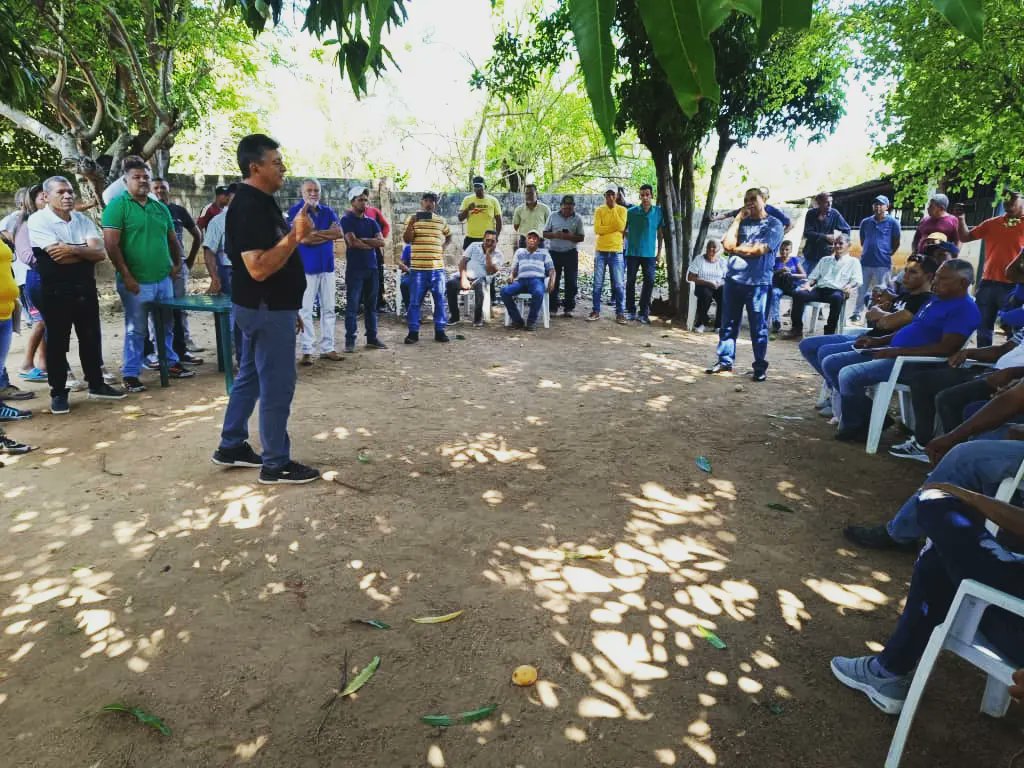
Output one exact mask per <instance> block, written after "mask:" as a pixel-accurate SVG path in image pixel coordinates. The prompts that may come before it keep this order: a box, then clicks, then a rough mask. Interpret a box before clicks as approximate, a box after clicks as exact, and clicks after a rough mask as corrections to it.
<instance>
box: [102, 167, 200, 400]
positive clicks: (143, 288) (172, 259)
mask: <svg viewBox="0 0 1024 768" xmlns="http://www.w3.org/2000/svg"><path fill="white" fill-rule="evenodd" d="M124 168H125V175H124V179H125V186H126V189H125V191H124V192H123V193H122V194H120V195H118V196H117V197H115V198H114V199H113V200H111V201H110V203H109V204H108V205H107V207H106V208H104V209H103V240H104V242H105V244H106V247H107V254H108V255H109V256H110V260H111V261H112V262H113V264H114V267H115V269H117V292H118V294H119V295H120V297H121V303H122V305H123V306H124V360H123V361H122V368H121V374H122V376H123V379H124V387H125V389H126V390H128V391H129V392H143V391H145V389H146V388H145V387H144V386H143V385H142V382H141V381H140V380H139V373H140V372H141V371H142V360H143V348H144V347H145V342H146V336H147V335H148V334H149V323H148V322H147V320H148V315H149V311H148V309H147V307H146V304H148V303H149V302H152V301H160V300H166V299H173V298H174V285H173V283H172V281H171V278H172V277H173V276H176V275H177V274H178V273H179V272H180V271H181V247H180V246H179V245H178V238H177V237H175V235H174V222H173V221H171V213H170V211H168V210H167V206H165V205H164V204H163V203H161V202H160V201H159V200H156V199H154V198H152V197H150V196H149V194H150V188H151V184H150V178H149V168H148V167H147V166H146V164H145V163H144V162H143V161H141V160H134V161H131V162H126V163H125V165H124ZM160 311H161V312H163V313H164V317H165V322H164V328H165V334H164V338H162V339H157V340H156V343H157V344H163V345H164V349H165V351H166V355H167V361H168V363H169V364H170V369H169V372H170V375H171V376H172V377H173V378H176V379H184V378H188V377H190V376H195V373H194V372H193V371H190V370H188V369H186V368H184V367H183V366H182V365H181V362H180V361H179V359H178V353H177V352H175V351H174V347H173V343H172V340H173V336H174V327H173V326H174V324H173V318H172V315H171V313H170V311H168V310H160Z"/></svg>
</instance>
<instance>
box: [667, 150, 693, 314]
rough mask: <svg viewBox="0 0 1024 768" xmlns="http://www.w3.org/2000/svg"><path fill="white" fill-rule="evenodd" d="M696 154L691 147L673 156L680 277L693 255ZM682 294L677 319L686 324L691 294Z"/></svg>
mask: <svg viewBox="0 0 1024 768" xmlns="http://www.w3.org/2000/svg"><path fill="white" fill-rule="evenodd" d="M694 154H695V151H694V150H693V149H692V148H690V147H685V148H679V149H677V150H676V151H675V152H673V154H672V170H673V175H674V176H675V179H676V183H677V184H678V188H679V207H680V210H681V211H682V220H681V222H680V229H681V230H682V232H681V233H680V234H681V243H680V258H679V268H680V277H682V276H683V275H685V274H686V270H688V269H689V268H690V254H692V253H693V209H694V207H695V202H694V170H695V168H696V163H695V160H694ZM680 293H681V294H682V301H680V302H679V307H678V312H677V314H676V317H677V319H678V321H679V322H680V323H685V322H686V315H687V313H688V312H689V309H690V292H689V291H688V290H687V291H682V288H681V286H680Z"/></svg>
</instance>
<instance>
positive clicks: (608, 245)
mask: <svg viewBox="0 0 1024 768" xmlns="http://www.w3.org/2000/svg"><path fill="white" fill-rule="evenodd" d="M625 229H626V209H625V208H624V207H623V206H621V205H616V206H615V207H614V208H609V207H608V206H607V204H602V205H601V206H600V207H598V209H597V210H596V211H594V234H595V235H597V242H596V243H595V244H594V248H595V249H596V250H598V251H611V252H613V253H622V233H623V231H625Z"/></svg>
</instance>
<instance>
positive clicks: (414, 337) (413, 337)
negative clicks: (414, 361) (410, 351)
mask: <svg viewBox="0 0 1024 768" xmlns="http://www.w3.org/2000/svg"><path fill="white" fill-rule="evenodd" d="M419 340H420V332H419V331H409V335H408V336H406V337H405V343H406V344H415V343H416V342H418V341H419Z"/></svg>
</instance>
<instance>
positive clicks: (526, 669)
mask: <svg viewBox="0 0 1024 768" xmlns="http://www.w3.org/2000/svg"><path fill="white" fill-rule="evenodd" d="M512 682H513V683H515V684H516V685H533V684H534V683H536V682H537V668H536V667H531V666H530V665H529V664H523V665H522V666H521V667H516V669H515V671H514V672H513V673H512Z"/></svg>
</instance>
